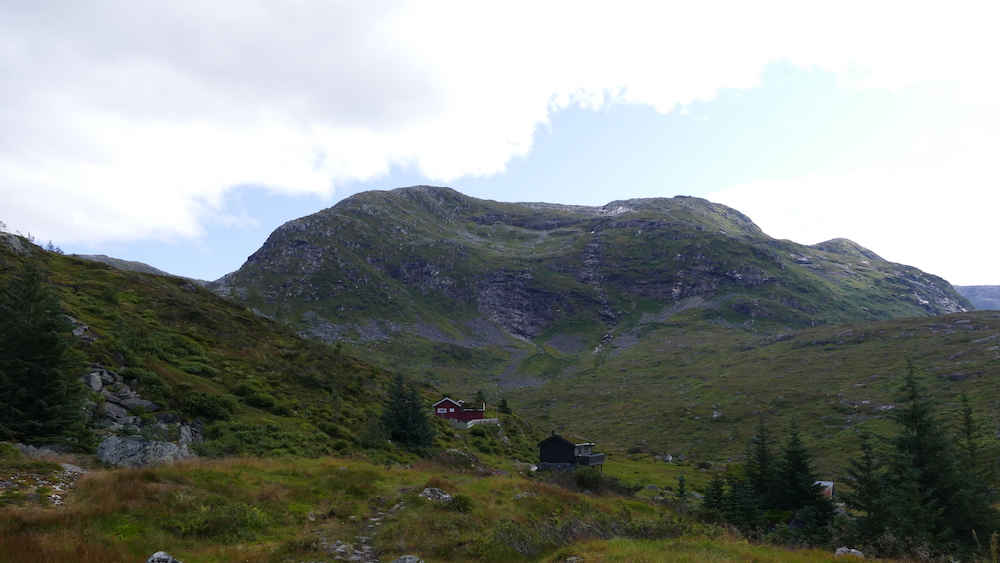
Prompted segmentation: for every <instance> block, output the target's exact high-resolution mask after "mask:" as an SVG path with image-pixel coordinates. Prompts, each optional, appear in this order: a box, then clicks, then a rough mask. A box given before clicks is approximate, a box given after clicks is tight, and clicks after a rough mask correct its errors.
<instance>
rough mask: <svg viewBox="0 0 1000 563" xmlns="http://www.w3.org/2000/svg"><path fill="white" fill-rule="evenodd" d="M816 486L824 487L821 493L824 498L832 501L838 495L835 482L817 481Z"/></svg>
mask: <svg viewBox="0 0 1000 563" xmlns="http://www.w3.org/2000/svg"><path fill="white" fill-rule="evenodd" d="M816 484H817V485H819V486H821V487H823V490H822V491H820V494H821V495H823V498H829V499H832V498H833V497H834V495H836V494H837V489H836V488H834V486H833V481H816Z"/></svg>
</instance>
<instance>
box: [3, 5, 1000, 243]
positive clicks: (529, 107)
mask: <svg viewBox="0 0 1000 563" xmlns="http://www.w3.org/2000/svg"><path fill="white" fill-rule="evenodd" d="M987 6H988V4H987V3H967V4H954V3H953V4H949V7H948V8H947V10H945V9H942V8H936V9H934V10H931V9H924V10H921V9H920V6H919V5H915V4H912V3H906V4H904V3H871V2H839V3H830V4H828V5H826V6H823V7H816V6H815V5H814V3H803V2H771V3H746V2H720V3H712V2H672V3H664V2H625V3H617V4H614V5H612V4H608V3H606V2H600V3H598V2H537V1H536V2H513V1H512V2H503V3H492V4H484V3H478V2H467V1H455V2H411V3H406V2H350V1H332V2H331V1H319V0H282V1H281V2H278V1H262V0H256V1H254V0H242V1H238V2H237V1H235V0H231V1H216V2H209V3H206V2H197V1H194V0H174V1H172V2H161V3H148V2H111V1H108V0H105V1H103V2H102V1H95V2H87V3H79V2H68V1H67V2H59V1H47V0H40V1H35V2H5V3H3V4H2V5H0V201H2V208H0V214H2V215H3V216H4V220H5V221H6V222H7V223H8V225H9V226H10V227H11V228H17V229H20V230H22V231H33V232H35V233H37V234H39V235H41V236H43V237H45V238H54V239H57V240H59V241H61V242H74V241H86V242H97V241H108V240H129V239H135V238H143V237H158V238H170V237H175V236H182V237H197V236H198V235H199V234H200V233H201V226H200V223H201V221H202V220H203V219H204V218H205V217H207V216H210V215H212V214H213V213H214V211H213V210H217V209H218V207H219V203H220V201H221V200H222V197H223V195H224V194H225V192H226V191H227V190H231V189H233V187H234V186H238V185H245V184H253V185H263V186H267V187H268V188H270V189H272V190H275V191H280V192H287V193H330V192H332V191H333V190H335V189H336V186H337V185H340V184H342V183H344V182H347V181H350V180H357V179H368V178H372V177H376V176H378V175H381V174H385V173H387V172H388V171H389V170H390V168H391V167H392V166H394V165H411V166H414V167H416V168H418V169H419V170H421V171H422V172H423V173H425V174H426V175H428V176H429V177H431V178H435V179H440V180H442V181H448V180H451V179H455V178H458V177H461V176H465V175H483V174H490V173H493V172H497V171H499V170H502V169H503V167H504V165H505V163H506V162H507V161H508V160H509V159H510V158H511V157H512V156H516V155H523V154H526V153H527V151H528V150H529V149H530V147H531V141H532V133H533V131H534V129H535V128H536V127H537V126H538V125H539V124H544V123H545V122H546V121H547V119H548V116H549V115H550V113H551V112H552V111H555V110H558V109H559V108H563V107H566V106H568V105H570V104H576V103H579V104H584V105H587V106H591V107H593V106H600V105H602V104H605V103H607V102H608V101H621V102H628V103H644V104H650V105H653V106H655V107H656V108H657V109H659V110H660V111H669V110H670V109H672V108H673V107H675V105H676V104H684V103H687V102H690V101H692V100H695V99H708V98H711V97H713V96H714V95H715V92H717V91H718V89H719V88H723V87H728V88H747V87H750V86H752V85H754V84H755V83H756V81H757V80H758V78H759V76H760V73H761V71H762V69H763V68H764V67H765V66H766V65H767V64H768V63H769V62H771V61H774V60H776V59H779V58H783V59H787V60H789V61H791V62H792V63H794V64H797V65H801V66H809V65H820V66H823V67H825V68H829V69H833V70H836V71H843V72H848V71H851V70H852V69H858V68H860V69H863V70H864V71H865V73H864V74H863V77H862V78H861V80H862V82H861V84H863V85H866V86H872V87H881V88H901V87H903V86H906V85H909V84H913V83H915V82H920V81H937V82H941V83H942V84H945V85H946V86H947V87H948V88H951V89H952V93H953V94H954V95H955V96H956V97H958V98H959V99H962V100H974V101H977V102H982V101H983V100H995V99H997V94H998V90H1000V88H998V87H997V83H996V80H997V78H996V73H994V72H992V69H994V68H995V67H996V60H995V57H996V55H995V53H998V52H1000V44H998V41H1000V40H998V35H997V34H996V33H994V32H993V30H992V29H990V28H989V23H990V22H991V21H992V18H989V17H985V16H986V14H983V13H981V12H982V11H983V10H984V9H985V8H986V7H987ZM845 76H846V75H845ZM991 103H992V102H991ZM894 170H896V169H894ZM896 172H900V170H896ZM896 172H893V173H896ZM885 173H886V174H888V173H890V172H885ZM812 182H815V180H812ZM758 188H759V189H764V187H763V186H758ZM771 188H773V186H772V187H771ZM771 188H767V189H771ZM743 189H744V190H749V189H750V188H747V187H744V188H743Z"/></svg>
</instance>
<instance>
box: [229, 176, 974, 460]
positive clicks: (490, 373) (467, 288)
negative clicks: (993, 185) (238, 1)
mask: <svg viewBox="0 0 1000 563" xmlns="http://www.w3.org/2000/svg"><path fill="white" fill-rule="evenodd" d="M211 287H213V288H214V290H215V291H217V292H218V293H220V294H222V295H228V296H232V297H234V298H237V299H240V300H242V301H243V302H244V303H247V304H248V305H249V306H250V307H253V308H255V309H257V310H259V311H261V312H263V313H264V314H267V315H269V316H271V317H273V318H276V319H280V320H283V321H286V322H289V323H291V325H292V326H294V327H295V328H296V329H297V330H299V331H300V332H301V333H303V334H307V335H311V336H313V337H316V338H319V339H321V340H324V341H327V342H337V341H345V340H346V341H349V342H351V343H352V344H353V345H354V346H355V347H356V349H358V350H359V351H363V352H364V353H365V354H370V356H371V357H372V358H375V359H377V361H379V362H381V363H382V364H383V365H385V366H386V367H387V368H389V369H392V370H394V371H401V372H404V373H407V374H408V375H410V376H412V377H415V378H419V379H424V380H427V381H430V382H432V383H434V384H435V385H437V386H438V387H439V388H441V389H443V390H446V391H451V390H456V392H458V393H459V394H460V395H461V394H469V393H472V392H474V391H475V390H476V389H477V388H487V389H491V388H492V389H494V390H495V389H496V388H497V387H500V388H504V389H507V390H508V392H511V393H514V396H517V397H518V398H522V397H523V398H524V399H525V400H527V401H529V402H531V401H536V400H541V399H536V398H537V397H542V396H544V395H546V394H547V393H551V392H554V391H553V390H552V389H551V388H550V386H549V385H548V384H546V382H547V381H550V380H551V381H553V383H552V384H553V385H554V384H555V383H554V379H553V378H556V379H558V380H559V381H564V382H565V385H566V386H567V388H569V387H572V386H574V385H577V384H579V385H581V386H583V387H585V386H586V385H587V384H586V383H585V382H584V381H582V380H580V379H579V378H580V377H587V376H588V375H589V374H593V373H603V372H601V369H603V368H600V366H601V365H603V364H608V365H611V364H614V363H615V362H624V360H623V359H622V358H630V357H637V358H641V359H639V360H636V361H637V362H639V363H641V364H643V365H645V366H647V367H644V368H643V370H644V371H650V372H656V370H655V369H653V368H651V367H649V366H651V365H655V364H656V362H662V360H655V361H654V360H652V359H650V358H647V356H649V355H651V354H652V352H651V347H653V348H655V344H653V343H654V342H657V336H658V335H662V334H672V333H671V331H672V330H673V331H677V330H678V329H675V328H670V327H676V326H679V325H683V326H686V327H688V328H685V329H683V330H684V331H689V332H692V331H693V332H696V333H704V334H706V335H710V336H706V337H705V338H706V339H707V340H708V341H710V342H712V343H713V345H714V343H716V342H718V343H722V344H723V345H724V346H737V347H738V346H743V345H745V343H746V342H750V341H754V340H755V339H756V338H758V337H757V336H755V335H773V334H780V333H786V332H791V331H795V330H802V329H807V328H811V327H821V326H834V325H838V324H842V323H850V322H876V321H879V320H886V319H894V318H901V317H919V316H928V315H940V314H947V313H955V312H961V311H966V310H971V309H972V305H971V304H970V303H969V302H968V301H967V300H966V299H965V298H963V297H962V296H960V295H959V294H958V293H956V292H955V291H954V289H953V288H952V287H951V286H950V285H949V284H948V283H947V282H946V281H944V280H942V279H940V278H938V277H936V276H933V275H930V274H927V273H925V272H921V271H920V270H918V269H916V268H912V267H909V266H905V265H901V264H895V263H891V262H887V261H885V260H883V259H882V258H881V257H879V256H878V255H877V254H875V253H874V252H872V251H870V250H867V249H865V248H863V247H861V246H859V245H857V244H856V243H854V242H852V241H849V240H846V239H834V240H831V241H827V242H824V243H820V244H817V245H814V246H804V245H800V244H796V243H794V242H791V241H787V240H776V239H773V238H771V237H769V236H767V235H766V234H764V233H763V232H762V231H761V230H760V229H759V228H758V227H757V226H756V225H755V224H754V223H753V222H752V221H751V220H750V219H749V218H748V217H746V216H745V215H743V214H741V213H739V212H738V211H736V210H734V209H731V208H728V207H725V206H723V205H718V204H714V203H711V202H708V201H705V200H702V199H698V198H690V197H676V198H672V199H636V200H624V201H616V202H612V203H609V204H608V205H605V206H603V207H583V206H566V205H555V204H544V203H499V202H494V201H486V200H479V199H475V198H471V197H467V196H465V195H462V194H460V193H458V192H456V191H454V190H451V189H447V188H432V187H416V188H404V189H398V190H392V191H388V192H366V193H362V194H357V195H355V196H352V197H350V198H348V199H345V200H344V201H342V202H340V203H338V204H337V205H336V206H334V207H332V208H329V209H326V210H324V211H321V212H319V213H316V214H314V215H310V216H308V217H303V218H301V219H297V220H295V221H291V222H289V223H287V224H285V225H283V226H282V227H280V228H279V229H277V230H276V231H275V232H274V233H272V235H271V236H270V237H269V239H268V241H267V242H266V243H265V244H264V245H263V246H262V247H261V248H260V250H259V251H257V252H256V253H254V255H253V256H251V257H250V258H249V259H248V260H247V262H246V264H244V266H243V267H242V268H240V270H238V271H236V272H234V273H232V274H229V275H227V276H225V277H224V278H222V279H221V280H219V281H218V282H215V283H214V284H212V286H211ZM670 338H673V336H671V337H670ZM668 339H669V338H668ZM633 349H634V350H633ZM711 349H712V348H711V346H706V347H705V348H704V350H703V352H702V353H703V354H705V355H706V356H708V355H710V354H712V353H714V352H711ZM735 361H736V360H734V362H735ZM626 365H627V364H623V365H622V367H626ZM626 369H628V368H627V367H626ZM595 370H596V371H595ZM603 378H604V376H601V377H599V378H598V379H601V380H603ZM602 384H603V383H602ZM539 386H541V387H539ZM519 388H524V389H527V390H525V391H523V392H522V391H513V390H515V389H519ZM532 393H535V394H534V395H533V394H532ZM622 402H624V401H622ZM535 412H538V411H535ZM533 419H534V420H535V421H538V420H539V419H538V418H533ZM561 420H567V421H568V420H572V419H561ZM603 435H605V436H608V437H613V438H614V440H615V441H616V442H623V443H624V442H626V440H625V436H624V435H623V433H619V432H614V433H611V432H604V433H603ZM643 439H646V438H645V437H644V438H643ZM685 448H686V447H685Z"/></svg>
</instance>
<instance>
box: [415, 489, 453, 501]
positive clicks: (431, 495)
mask: <svg viewBox="0 0 1000 563" xmlns="http://www.w3.org/2000/svg"><path fill="white" fill-rule="evenodd" d="M420 498H425V499H427V500H436V501H439V502H451V495H449V494H448V493H446V492H444V491H442V490H441V489H435V488H433V487H428V488H426V489H424V490H423V492H421V493H420Z"/></svg>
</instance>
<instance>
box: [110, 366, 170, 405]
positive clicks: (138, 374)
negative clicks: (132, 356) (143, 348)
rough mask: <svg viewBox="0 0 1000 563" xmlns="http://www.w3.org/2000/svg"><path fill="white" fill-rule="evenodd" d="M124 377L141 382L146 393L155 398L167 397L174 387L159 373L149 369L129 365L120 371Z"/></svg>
mask: <svg viewBox="0 0 1000 563" xmlns="http://www.w3.org/2000/svg"><path fill="white" fill-rule="evenodd" d="M119 373H120V374H121V376H122V378H124V379H126V380H128V379H135V380H136V381H138V382H139V385H141V386H142V388H143V389H145V391H146V395H147V396H149V397H150V398H155V399H160V400H163V399H166V398H167V397H169V396H170V394H171V392H172V391H173V389H172V388H171V387H170V384H168V383H167V382H166V381H164V379H163V378H162V377H160V375H159V374H157V373H154V372H152V371H149V370H148V369H143V368H135V367H127V368H124V369H122V370H121V371H120V372H119Z"/></svg>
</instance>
